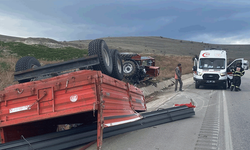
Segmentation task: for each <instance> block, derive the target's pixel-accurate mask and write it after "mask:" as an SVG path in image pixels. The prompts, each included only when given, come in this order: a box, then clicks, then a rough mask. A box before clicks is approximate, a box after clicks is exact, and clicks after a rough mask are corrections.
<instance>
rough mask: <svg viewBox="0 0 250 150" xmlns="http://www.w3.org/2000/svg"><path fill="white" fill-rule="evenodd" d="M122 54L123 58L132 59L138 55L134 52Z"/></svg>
mask: <svg viewBox="0 0 250 150" xmlns="http://www.w3.org/2000/svg"><path fill="white" fill-rule="evenodd" d="M120 56H121V58H122V59H123V60H126V59H130V58H131V57H133V56H137V54H133V53H120Z"/></svg>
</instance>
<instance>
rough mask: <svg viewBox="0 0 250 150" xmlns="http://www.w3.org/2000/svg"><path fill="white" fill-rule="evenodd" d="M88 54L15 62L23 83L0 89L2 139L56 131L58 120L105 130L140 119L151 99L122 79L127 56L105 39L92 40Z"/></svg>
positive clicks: (99, 142) (99, 131) (100, 134)
mask: <svg viewBox="0 0 250 150" xmlns="http://www.w3.org/2000/svg"><path fill="white" fill-rule="evenodd" d="M88 51H89V56H88V57H86V58H79V59H76V60H70V61H65V62H61V63H57V64H50V65H45V66H41V65H40V63H39V61H38V60H36V59H35V58H34V57H30V56H26V57H23V58H21V59H20V60H19V61H18V62H17V64H16V72H15V74H14V78H15V80H16V81H18V82H19V83H20V84H16V85H11V86H9V87H7V88H5V89H4V90H3V91H0V110H1V113H0V119H1V122H0V132H1V143H6V142H10V141H15V140H19V139H21V138H23V139H25V138H28V137H32V136H37V135H42V134H46V133H52V132H55V131H56V128H57V125H58V124H75V123H79V124H82V125H89V124H93V123H95V124H96V125H97V147H98V149H100V148H101V145H102V137H103V129H104V128H106V127H111V126H115V125H120V124H124V123H129V122H133V121H136V120H139V119H141V118H142V117H141V115H140V114H139V113H138V111H145V110H146V104H145V98H144V96H143V93H142V91H141V90H140V89H138V88H136V87H134V86H132V85H130V84H128V83H125V82H123V81H121V80H122V78H123V71H122V61H121V58H120V56H119V52H118V51H117V50H109V49H108V46H107V45H106V43H105V41H104V40H101V39H97V40H93V41H91V42H90V43H89V48H88Z"/></svg>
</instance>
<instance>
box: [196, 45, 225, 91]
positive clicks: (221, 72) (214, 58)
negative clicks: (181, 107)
mask: <svg viewBox="0 0 250 150" xmlns="http://www.w3.org/2000/svg"><path fill="white" fill-rule="evenodd" d="M193 71H194V76H193V78H194V80H195V88H197V89H198V88H199V87H200V85H217V86H220V87H222V88H223V89H226V88H227V53H226V51H225V50H215V49H212V50H202V51H201V52H200V55H199V58H198V60H197V59H196V58H195V59H194V67H193Z"/></svg>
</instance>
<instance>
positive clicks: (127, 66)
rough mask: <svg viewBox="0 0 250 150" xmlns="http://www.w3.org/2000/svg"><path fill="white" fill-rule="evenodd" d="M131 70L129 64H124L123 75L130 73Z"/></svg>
mask: <svg viewBox="0 0 250 150" xmlns="http://www.w3.org/2000/svg"><path fill="white" fill-rule="evenodd" d="M132 69H133V66H132V65H131V64H126V65H124V67H123V71H124V73H130V72H131V71H132Z"/></svg>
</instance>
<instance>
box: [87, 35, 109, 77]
mask: <svg viewBox="0 0 250 150" xmlns="http://www.w3.org/2000/svg"><path fill="white" fill-rule="evenodd" d="M88 52H89V56H92V55H98V58H99V61H100V64H99V65H95V66H93V69H94V70H101V71H102V73H104V74H106V75H111V73H112V70H113V63H112V59H111V55H110V51H109V49H108V46H107V44H106V42H105V41H104V40H102V39H96V40H93V41H91V42H90V43H89V48H88Z"/></svg>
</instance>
